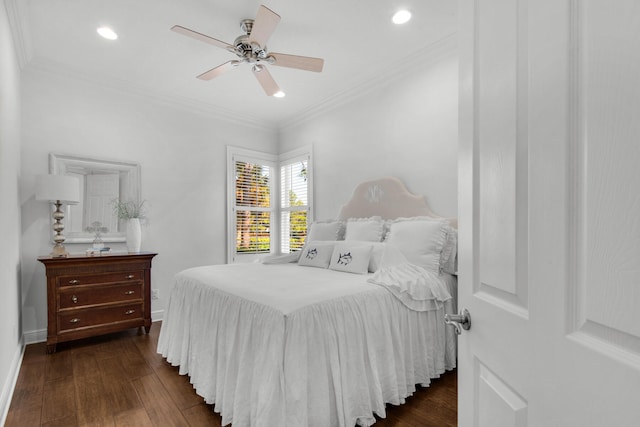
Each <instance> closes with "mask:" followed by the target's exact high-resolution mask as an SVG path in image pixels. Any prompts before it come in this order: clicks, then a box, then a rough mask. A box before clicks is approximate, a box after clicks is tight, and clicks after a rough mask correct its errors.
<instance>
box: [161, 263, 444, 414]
mask: <svg viewBox="0 0 640 427" xmlns="http://www.w3.org/2000/svg"><path fill="white" fill-rule="evenodd" d="M453 301H454V300H449V301H447V302H446V303H445V306H444V308H443V309H439V310H434V311H428V312H416V311H411V310H408V309H407V308H406V307H405V306H404V305H402V303H400V301H399V300H397V299H396V298H395V297H394V296H392V295H391V293H389V292H388V291H386V290H385V289H383V288H380V287H376V286H373V285H372V287H371V289H370V290H366V291H364V292H359V293H357V294H354V295H348V296H344V297H341V298H337V299H331V300H327V301H322V302H318V303H315V304H312V305H309V306H306V307H303V308H301V309H298V310H295V311H293V312H291V313H289V314H286V315H285V314H283V313H282V312H281V311H279V310H277V309H275V308H273V307H270V306H267V305H263V304H261V303H259V302H255V301H251V300H248V299H243V298H240V297H237V296H234V295H231V294H230V293H227V292H225V291H222V290H219V289H216V288H214V287H212V286H210V285H207V284H204V283H202V282H200V281H198V280H194V279H193V278H190V277H188V276H185V275H178V276H177V277H176V285H175V288H174V290H173V292H172V295H171V298H170V301H169V303H168V306H167V309H166V311H165V315H164V320H163V324H162V329H161V331H160V338H159V342H158V352H159V353H161V354H162V355H163V356H164V357H166V359H167V361H168V362H169V363H171V364H172V365H174V366H176V365H179V366H180V370H179V372H180V374H181V375H184V374H188V375H189V376H190V379H191V383H192V384H193V386H194V388H195V390H196V392H197V393H198V394H199V395H200V396H202V397H203V398H204V399H205V401H206V402H207V403H209V404H213V405H214V410H215V411H216V412H218V413H220V414H221V416H222V424H223V425H228V424H229V423H233V427H244V426H255V427H273V426H291V427H293V426H295V427H300V426H318V427H327V426H344V427H353V426H354V425H356V424H358V425H361V426H369V425H371V424H373V423H375V418H374V416H373V413H376V414H378V415H379V416H381V417H385V403H391V404H394V405H398V404H402V403H404V401H405V398H406V397H408V396H410V395H411V394H412V393H413V392H414V391H415V385H416V384H421V385H424V386H427V385H428V384H429V383H430V381H431V379H432V378H437V377H438V376H439V375H440V374H442V373H443V372H445V371H446V370H450V369H453V368H455V366H456V336H455V334H454V331H453V328H450V327H446V325H445V324H444V313H445V312H447V313H453V312H454V310H455V307H454V302H453Z"/></svg>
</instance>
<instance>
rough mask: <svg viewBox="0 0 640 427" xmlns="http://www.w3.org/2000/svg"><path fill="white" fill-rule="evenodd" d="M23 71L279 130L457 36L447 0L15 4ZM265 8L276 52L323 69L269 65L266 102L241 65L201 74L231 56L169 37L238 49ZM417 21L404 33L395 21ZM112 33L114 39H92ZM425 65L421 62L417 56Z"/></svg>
mask: <svg viewBox="0 0 640 427" xmlns="http://www.w3.org/2000/svg"><path fill="white" fill-rule="evenodd" d="M7 3H8V9H9V16H10V20H11V24H12V25H11V26H12V30H13V33H14V38H15V39H16V40H17V41H18V42H17V44H18V48H19V55H20V57H21V63H22V66H23V68H29V67H32V68H34V69H44V70H49V71H52V70H55V71H57V72H62V73H65V74H70V75H72V76H78V77H82V78H85V79H90V80H93V81H96V82H98V83H103V84H108V85H111V86H114V85H115V86H118V87H122V88H124V89H126V90H131V91H136V92H138V93H143V94H146V95H150V96H156V97H161V98H164V99H169V100H172V101H175V102H181V103H185V104H189V105H192V106H194V107H198V108H202V109H205V110H211V111H213V112H216V113H219V114H221V115H223V116H227V117H230V118H236V119H242V120H245V121H247V122H252V123H255V124H261V125H266V126H270V127H278V126H281V125H282V124H284V123H287V122H288V121H291V120H292V119H295V118H296V117H299V116H300V115H303V114H305V113H306V112H309V111H311V110H313V109H314V108H317V107H318V106H319V105H323V104H327V103H329V102H332V100H335V99H339V98H340V97H345V96H353V94H354V92H357V91H358V90H364V89H365V88H367V87H368V86H370V85H373V84H380V82H381V81H384V80H386V79H392V78H393V77H394V75H397V74H398V73H399V72H401V71H402V69H403V68H406V67H410V66H411V62H412V61H413V59H414V58H416V57H419V56H421V55H427V54H428V53H429V51H430V49H431V48H432V46H434V45H438V43H442V41H443V40H450V39H451V38H452V37H453V34H454V33H455V31H456V25H457V21H456V8H457V2H456V1H452V0H317V1H304V0H262V1H260V0H226V1H223V0H180V1H178V0H29V1H24V0H10V1H8V2H7ZM260 4H264V5H265V6H267V7H269V8H270V9H272V10H273V11H275V12H276V13H278V14H279V15H280V16H281V17H282V19H281V21H280V23H279V25H278V27H277V28H276V30H275V32H274V33H273V35H272V36H271V38H270V39H269V41H268V49H269V50H270V51H274V52H281V53H288V54H294V55H303V56H313V57H321V58H324V60H325V65H324V70H323V72H322V73H314V72H308V71H301V70H295V69H288V68H283V67H275V66H272V67H270V68H269V70H270V71H271V74H272V76H273V77H274V79H275V80H276V82H277V83H278V84H279V85H280V87H281V88H282V90H283V91H284V92H286V94H287V96H286V97H285V98H282V99H278V98H273V97H267V96H266V95H265V94H264V92H263V91H262V88H261V87H260V86H259V84H258V82H257V81H256V80H255V78H254V76H253V75H252V73H251V71H250V66H248V65H247V64H243V65H242V66H240V67H238V68H236V69H233V70H231V71H229V72H227V73H226V74H224V75H222V76H220V77H218V78H216V79H213V80H211V81H208V82H207V81H202V80H199V79H196V78H195V76H197V75H199V74H201V73H202V72H204V71H207V70H209V69H211V68H213V67H215V66H217V65H219V64H222V63H223V62H226V61H228V60H230V59H235V55H233V54H232V53H229V52H227V51H225V50H224V49H220V48H217V47H214V46H211V45H208V44H206V43H202V42H200V41H197V40H194V39H191V38H188V37H185V36H182V35H180V34H176V33H174V32H172V31H169V28H171V27H172V26H173V25H175V24H179V25H182V26H185V27H188V28H191V29H193V30H196V31H199V32H201V33H204V34H207V35H209V36H211V37H214V38H217V39H219V40H222V41H225V42H228V43H233V40H234V39H235V38H236V37H237V36H239V35H240V34H242V31H241V30H240V26H239V23H240V20H241V19H244V18H255V15H256V12H257V10H258V7H259V5H260ZM400 8H407V9H409V10H410V11H411V12H412V14H413V18H412V20H411V21H409V23H407V24H405V25H403V26H398V25H395V24H393V23H392V22H391V16H392V14H393V13H394V12H395V11H396V10H398V9H400ZM100 25H109V26H111V27H112V28H113V29H114V30H115V31H116V32H117V33H118V35H119V38H118V40H116V41H108V40H105V39H103V38H101V37H100V36H98V35H97V33H96V28H97V27H98V26H100ZM416 59H419V58H416Z"/></svg>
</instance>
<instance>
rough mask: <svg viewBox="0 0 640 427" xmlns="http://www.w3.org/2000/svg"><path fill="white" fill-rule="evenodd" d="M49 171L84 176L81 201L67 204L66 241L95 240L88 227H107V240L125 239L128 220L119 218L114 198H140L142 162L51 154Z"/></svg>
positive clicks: (104, 235) (87, 241)
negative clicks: (114, 205) (97, 225)
mask: <svg viewBox="0 0 640 427" xmlns="http://www.w3.org/2000/svg"><path fill="white" fill-rule="evenodd" d="M49 173H51V174H54V175H71V176H75V177H77V178H78V179H79V180H80V199H81V200H80V203H79V204H77V205H66V206H64V209H65V210H66V211H65V218H64V235H65V236H66V240H65V242H66V243H91V242H93V240H94V238H95V234H94V233H92V232H90V231H87V228H88V227H91V226H94V227H95V226H96V223H97V222H99V223H100V227H105V228H106V231H104V232H103V233H102V235H101V238H102V241H104V242H124V241H126V237H125V227H126V225H125V223H124V222H123V221H120V220H118V217H117V215H116V213H115V211H114V209H113V200H115V199H120V200H133V201H135V202H136V203H139V202H140V197H141V196H140V194H141V192H140V165H139V164H138V163H133V162H120V161H112V160H102V159H92V158H88V157H76V156H68V155H64V154H54V153H50V154H49Z"/></svg>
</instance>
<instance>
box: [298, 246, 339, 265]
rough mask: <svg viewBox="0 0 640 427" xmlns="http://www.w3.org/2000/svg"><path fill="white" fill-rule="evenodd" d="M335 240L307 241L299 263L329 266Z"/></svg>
mask: <svg viewBox="0 0 640 427" xmlns="http://www.w3.org/2000/svg"><path fill="white" fill-rule="evenodd" d="M334 246H335V242H334V241H313V242H309V243H307V244H306V245H305V246H304V248H302V253H301V254H300V258H298V265H303V266H306V267H319V268H327V267H329V262H330V261H331V255H332V254H333V247H334Z"/></svg>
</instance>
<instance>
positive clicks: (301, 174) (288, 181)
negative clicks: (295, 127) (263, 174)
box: [280, 155, 309, 253]
mask: <svg viewBox="0 0 640 427" xmlns="http://www.w3.org/2000/svg"><path fill="white" fill-rule="evenodd" d="M308 172H309V156H308V155H304V156H302V157H300V158H296V159H288V160H286V161H283V162H281V163H280V252H281V253H288V252H291V251H296V250H299V249H302V245H303V244H304V238H305V237H306V235H307V217H308V214H309V185H308Z"/></svg>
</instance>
